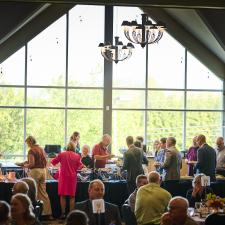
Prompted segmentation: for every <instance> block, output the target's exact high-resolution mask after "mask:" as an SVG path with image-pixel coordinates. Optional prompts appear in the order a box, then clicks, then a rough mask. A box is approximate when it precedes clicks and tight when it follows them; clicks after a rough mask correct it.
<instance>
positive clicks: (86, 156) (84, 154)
mask: <svg viewBox="0 0 225 225" xmlns="http://www.w3.org/2000/svg"><path fill="white" fill-rule="evenodd" d="M89 151H90V147H89V145H84V146H83V147H82V153H81V162H82V163H83V165H84V166H85V167H87V168H92V167H93V161H92V158H91V157H90V156H89V154H88V153H89Z"/></svg>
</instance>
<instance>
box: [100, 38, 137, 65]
mask: <svg viewBox="0 0 225 225" xmlns="http://www.w3.org/2000/svg"><path fill="white" fill-rule="evenodd" d="M98 47H100V48H101V54H102V56H103V57H104V58H105V59H107V60H108V61H111V62H113V61H114V62H115V63H118V62H119V61H123V60H125V59H128V58H130V57H131V55H132V49H133V48H134V46H133V44H131V43H128V44H127V45H123V42H122V41H119V37H115V45H112V44H111V43H100V44H99V46H98Z"/></svg>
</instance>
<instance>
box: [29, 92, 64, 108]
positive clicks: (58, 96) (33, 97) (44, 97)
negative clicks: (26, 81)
mask: <svg viewBox="0 0 225 225" xmlns="http://www.w3.org/2000/svg"><path fill="white" fill-rule="evenodd" d="M27 96H28V97H27V104H28V105H29V106H48V107H54V106H55V107H57V106H58V107H60V106H61V107H63V106H65V90H64V89H56V88H28V89H27Z"/></svg>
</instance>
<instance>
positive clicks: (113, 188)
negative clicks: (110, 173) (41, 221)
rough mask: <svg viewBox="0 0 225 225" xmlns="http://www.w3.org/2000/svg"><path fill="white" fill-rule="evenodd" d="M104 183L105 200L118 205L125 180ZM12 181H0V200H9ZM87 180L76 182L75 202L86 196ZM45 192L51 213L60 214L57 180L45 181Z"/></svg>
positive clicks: (123, 200) (121, 198)
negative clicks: (48, 199) (49, 202)
mask: <svg viewBox="0 0 225 225" xmlns="http://www.w3.org/2000/svg"><path fill="white" fill-rule="evenodd" d="M104 184H105V197H104V199H105V201H107V202H110V203H113V204H116V205H118V206H119V207H121V206H122V204H123V203H124V202H125V200H126V199H127V198H128V192H127V186H126V182H125V181H109V182H104ZM13 185H14V183H9V182H0V200H5V201H7V202H10V199H11V195H12V187H13ZM88 185H89V183H88V182H78V185H77V191H76V195H75V198H76V202H80V201H84V200H86V199H87V198H88ZM46 188H47V192H48V195H49V198H50V201H51V206H52V214H53V216H54V217H59V216H60V201H59V196H58V182H57V181H55V180H51V181H49V180H48V181H47V182H46Z"/></svg>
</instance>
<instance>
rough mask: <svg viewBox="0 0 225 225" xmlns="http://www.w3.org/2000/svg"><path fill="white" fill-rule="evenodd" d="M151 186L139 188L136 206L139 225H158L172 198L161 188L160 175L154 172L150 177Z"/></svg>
mask: <svg viewBox="0 0 225 225" xmlns="http://www.w3.org/2000/svg"><path fill="white" fill-rule="evenodd" d="M148 181H149V184H146V185H144V186H142V187H140V188H139V190H138V192H137V197H136V204H135V216H136V218H137V223H138V225H148V224H151V225H153V224H154V225H158V224H160V218H161V215H162V214H163V213H164V212H165V211H166V207H167V205H168V203H169V201H170V199H171V198H172V196H171V194H170V193H169V192H168V191H166V190H165V189H163V188H161V187H160V175H159V173H158V172H156V171H152V172H150V173H149V175H148Z"/></svg>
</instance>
